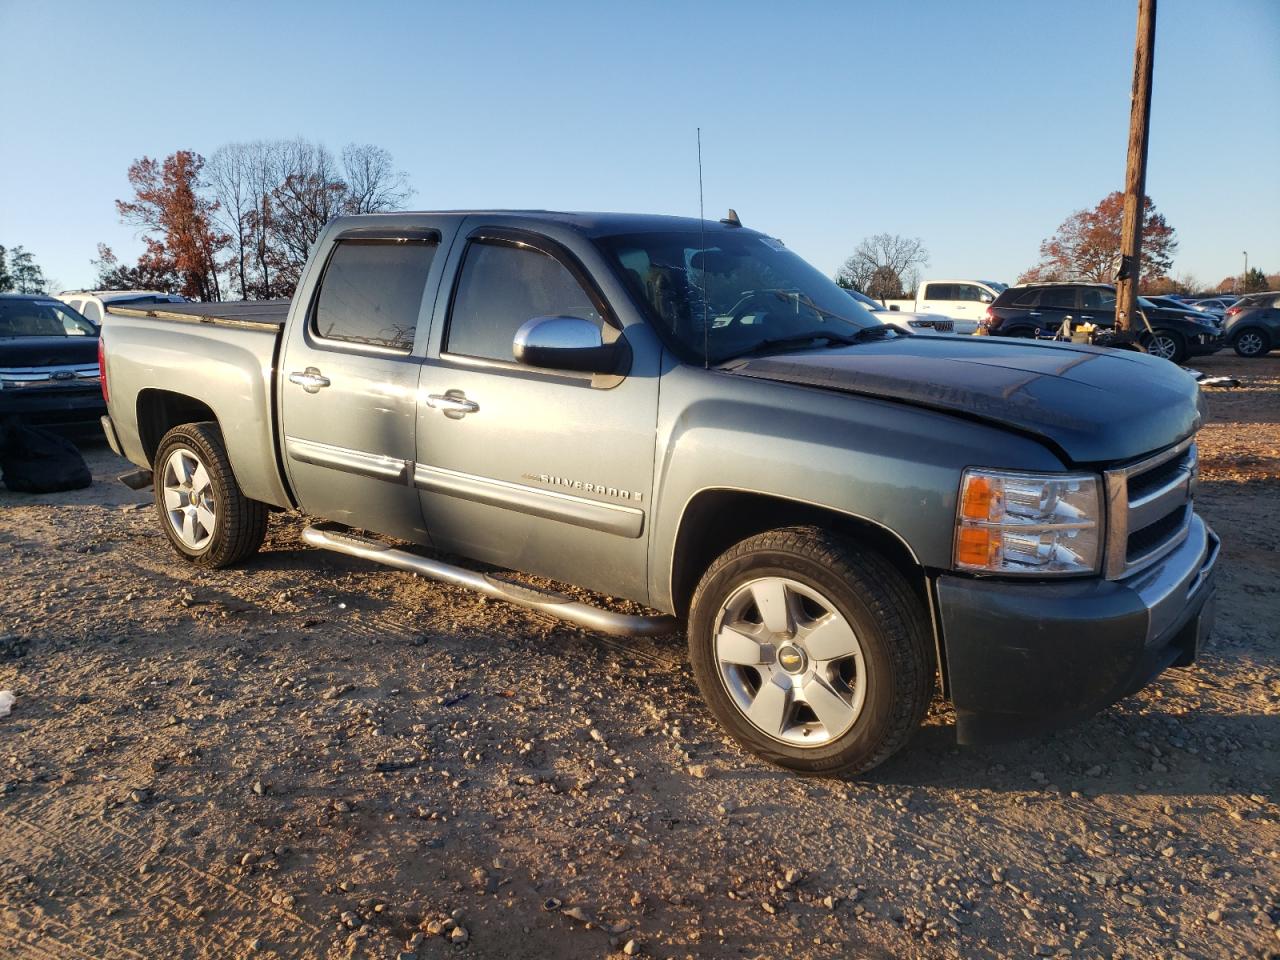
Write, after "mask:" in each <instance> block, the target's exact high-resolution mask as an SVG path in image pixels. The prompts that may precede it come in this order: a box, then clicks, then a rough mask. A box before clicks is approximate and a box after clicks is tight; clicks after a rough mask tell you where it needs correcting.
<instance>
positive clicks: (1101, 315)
mask: <svg viewBox="0 0 1280 960" xmlns="http://www.w3.org/2000/svg"><path fill="white" fill-rule="evenodd" d="M1138 309H1139V311H1140V312H1141V313H1142V315H1143V316H1145V317H1146V319H1147V322H1148V323H1149V324H1150V325H1151V332H1149V333H1144V334H1142V336H1141V337H1140V339H1141V341H1142V343H1143V345H1144V346H1145V347H1146V348H1147V352H1148V353H1150V354H1151V355H1152V356H1156V357H1162V358H1164V359H1165V360H1172V361H1173V362H1174V363H1183V362H1185V361H1186V359H1187V358H1188V357H1197V356H1203V355H1205V354H1210V353H1216V352H1218V351H1219V350H1221V349H1222V338H1221V330H1220V328H1219V326H1218V323H1217V321H1215V320H1214V319H1213V318H1211V317H1207V316H1205V315H1204V314H1200V313H1196V312H1195V311H1194V310H1187V309H1175V308H1166V307H1161V306H1158V305H1157V304H1155V303H1153V302H1151V300H1149V299H1147V298H1146V297H1139V298H1138ZM1063 321H1071V323H1073V324H1081V323H1092V324H1093V325H1094V326H1098V327H1114V326H1115V323H1116V290H1115V287H1113V286H1111V285H1110V284H1105V283H1027V284H1020V285H1018V286H1016V287H1010V288H1009V289H1008V290H1006V291H1004V293H1002V294H1000V296H999V297H997V298H996V301H995V303H993V304H992V305H991V306H990V307H989V308H988V310H987V316H986V318H985V319H984V321H983V329H984V330H985V331H986V332H987V333H989V334H991V335H993V336H999V337H1042V336H1052V335H1053V334H1054V333H1056V332H1057V331H1058V330H1059V329H1061V327H1062V324H1063Z"/></svg>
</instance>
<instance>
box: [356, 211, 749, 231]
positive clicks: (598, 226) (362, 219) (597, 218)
mask: <svg viewBox="0 0 1280 960" xmlns="http://www.w3.org/2000/svg"><path fill="white" fill-rule="evenodd" d="M415 216H429V217H450V218H457V219H459V220H463V219H466V218H467V217H502V218H503V219H504V220H527V221H528V222H529V223H530V224H538V223H555V224H560V225H562V226H567V227H571V228H573V229H575V230H577V231H579V232H581V233H583V234H585V235H586V236H590V237H601V236H609V235H611V234H617V233H660V232H662V233H665V232H668V231H678V230H701V229H703V228H704V227H705V229H706V230H707V232H708V233H712V232H715V231H723V230H742V229H749V228H744V227H743V226H740V225H731V224H729V223H726V222H725V221H723V220H710V219H708V220H699V219H698V218H697V217H674V216H668V215H665V214H656V213H592V212H588V211H567V210H499V209H491V210H486V209H479V210H402V211H396V212H393V213H392V212H389V213H362V214H356V215H353V216H347V217H339V218H337V219H336V220H335V221H334V223H335V224H340V225H342V226H348V227H352V226H358V225H360V224H374V223H378V222H379V221H380V220H384V219H397V220H402V221H406V220H412V219H413V218H414V217H415ZM752 232H753V233H755V232H757V231H752Z"/></svg>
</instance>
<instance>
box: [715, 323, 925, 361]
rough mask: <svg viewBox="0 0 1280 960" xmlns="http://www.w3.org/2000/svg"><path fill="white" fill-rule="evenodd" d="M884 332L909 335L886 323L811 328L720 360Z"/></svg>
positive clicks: (844, 343) (841, 343)
mask: <svg viewBox="0 0 1280 960" xmlns="http://www.w3.org/2000/svg"><path fill="white" fill-rule="evenodd" d="M886 334H892V335H893V336H895V337H902V336H909V334H904V333H903V332H902V331H901V330H899V329H897V328H896V327H892V326H890V325H889V324H887V323H886V324H883V325H881V326H877V327H863V328H862V329H861V330H856V331H854V332H853V333H836V332H835V331H832V330H811V331H809V332H808V333H797V334H794V335H793V336H790V337H769V338H767V339H765V340H761V341H760V342H759V343H757V344H756V345H755V346H753V347H751V348H749V349H747V350H744V351H742V352H741V353H735V354H733V355H732V356H730V357H726V358H725V359H724V360H722V361H720V362H721V363H724V362H726V361H728V360H741V359H742V358H744V357H759V356H763V355H765V354H769V353H783V352H785V351H787V350H799V349H803V348H805V347H807V346H810V345H811V344H815V343H820V342H825V343H827V344H828V345H830V346H836V347H852V346H853V345H854V344H858V343H865V342H867V341H868V340H881V339H883V338H884V336H885V335H886Z"/></svg>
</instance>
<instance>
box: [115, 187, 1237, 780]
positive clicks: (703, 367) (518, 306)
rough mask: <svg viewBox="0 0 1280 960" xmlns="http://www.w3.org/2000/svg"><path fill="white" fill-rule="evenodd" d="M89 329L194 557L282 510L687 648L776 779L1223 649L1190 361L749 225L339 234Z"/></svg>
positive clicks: (381, 220)
mask: <svg viewBox="0 0 1280 960" xmlns="http://www.w3.org/2000/svg"><path fill="white" fill-rule="evenodd" d="M102 341H103V353H104V370H103V373H104V385H105V388H106V390H107V392H108V403H109V416H108V417H106V418H104V421H103V423H104V428H105V430H106V434H107V437H108V439H109V441H110V443H111V445H112V447H113V448H114V449H115V450H116V451H118V452H119V453H121V454H122V455H123V456H125V457H127V458H128V459H130V460H131V461H133V462H134V463H135V464H137V465H138V466H139V467H141V468H142V470H141V471H140V472H139V473H138V474H137V475H135V476H134V479H133V482H134V483H135V484H139V485H141V484H147V483H153V484H154V488H155V501H156V512H157V516H158V519H159V522H160V525H161V527H162V528H163V529H164V531H165V533H166V535H167V536H168V538H169V540H170V541H171V543H172V545H173V547H174V549H175V550H176V551H177V552H178V554H180V555H181V556H182V557H184V558H186V559H187V560H189V561H191V562H193V563H197V564H203V565H206V566H211V567H221V566H225V565H228V564H232V563H236V562H238V561H241V560H244V559H245V558H247V557H249V556H250V555H251V554H253V553H254V552H255V551H256V550H257V548H258V546H259V545H260V543H261V541H262V538H263V534H264V530H265V527H266V522H267V515H268V513H269V512H270V511H272V510H288V511H300V512H302V513H304V514H307V515H309V516H310V517H312V518H315V522H314V523H312V525H310V526H308V527H307V528H306V530H305V533H304V535H303V538H304V540H305V541H306V542H307V543H309V544H311V545H312V546H316V547H321V548H324V549H328V550H336V551H339V552H342V553H346V554H352V555H355V556H358V557H363V558H367V559H368V560H370V561H374V562H379V563H383V564H389V565H391V566H393V567H397V568H402V569H405V570H414V571H418V572H420V573H422V574H425V575H427V576H432V577H437V578H439V579H443V580H447V581H450V582H453V583H460V584H466V585H468V586H471V587H474V588H475V589H477V590H481V591H484V592H485V593H487V594H489V595H491V596H494V597H499V598H502V599H504V600H508V601H510V602H512V603H517V604H523V605H526V606H529V607H533V608H536V609H538V610H541V611H544V612H546V613H549V614H553V615H555V616H559V617H563V618H565V619H567V620H571V621H574V622H576V623H578V624H581V625H583V626H585V627H587V628H589V629H592V630H599V631H606V632H610V633H616V634H644V633H650V634H652V633H666V632H670V631H673V630H675V629H679V628H681V627H683V628H684V629H685V630H686V632H687V636H688V642H689V653H690V657H691V660H692V665H693V669H694V673H695V676H696V678H697V681H698V683H699V685H700V687H701V690H702V693H703V695H704V696H705V698H706V702H707V704H708V706H709V707H710V709H711V711H712V712H713V713H714V714H715V715H716V717H717V718H718V719H719V720H720V721H721V722H722V723H723V725H724V726H725V727H726V729H727V730H728V731H729V732H730V733H732V735H733V736H734V737H736V738H737V739H738V740H739V741H740V742H741V743H743V744H744V745H745V746H746V747H748V748H749V749H750V750H752V751H754V752H755V753H757V754H758V755H760V756H762V757H765V758H767V759H769V760H771V761H773V762H776V763H779V764H782V765H785V766H787V767H791V768H793V769H796V770H801V771H809V772H826V771H846V772H857V771H863V770H867V769H869V768H870V767H872V766H874V765H875V764H877V763H879V762H881V761H882V760H884V759H885V758H886V757H888V756H890V755H891V754H892V753H894V751H896V750H898V749H899V748H900V747H902V746H903V745H904V744H905V743H906V742H907V740H908V739H909V738H910V737H911V735H912V733H913V731H914V730H915V728H916V727H917V726H918V724H919V722H920V720H921V718H922V716H923V715H924V713H925V711H926V708H927V707H928V705H929V702H930V699H931V697H932V696H933V693H934V690H935V686H936V685H940V686H941V689H942V692H943V694H944V695H945V696H947V697H948V698H950V700H951V701H952V702H953V703H954V705H955V711H956V718H957V734H958V737H959V739H960V741H961V742H980V741H991V740H995V739H1001V738H1008V737H1013V736H1020V735H1026V734H1029V733H1033V732H1036V731H1040V730H1045V729H1049V728H1052V727H1055V726H1060V725H1062V724H1065V723H1067V722H1070V721H1072V720H1074V719H1077V718H1080V717H1083V716H1085V715H1088V714H1089V713H1091V712H1093V711H1096V710H1098V709H1100V708H1101V707H1103V706H1105V705H1107V704H1109V703H1111V702H1113V701H1114V700H1116V699H1118V698H1120V697H1122V696H1125V695H1127V694H1128V693H1131V692H1132V691H1135V690H1137V689H1138V688H1140V687H1142V686H1143V685H1144V684H1146V683H1147V682H1149V681H1150V680H1151V679H1152V678H1153V677H1154V676H1156V675H1157V674H1158V673H1159V672H1160V671H1161V670H1163V669H1164V668H1165V667H1168V666H1170V665H1175V666H1177V665H1185V664H1189V663H1191V662H1192V661H1193V660H1194V658H1195V656H1196V653H1197V650H1198V649H1199V647H1200V645H1201V643H1202V642H1203V641H1204V639H1205V638H1206V636H1207V635H1208V633H1209V630H1210V628H1211V624H1212V620H1213V594H1214V574H1215V563H1216V560H1217V557H1218V540H1217V538H1216V537H1215V536H1214V534H1213V532H1212V531H1211V530H1210V529H1209V527H1208V526H1207V525H1206V524H1205V523H1204V521H1203V520H1202V519H1201V518H1200V517H1199V516H1198V515H1197V514H1196V513H1195V511H1194V509H1193V502H1192V498H1193V494H1194V492H1195V487H1196V479H1197V470H1196V446H1195V442H1194V437H1195V433H1196V430H1197V429H1198V428H1199V426H1200V423H1201V419H1202V407H1201V401H1200V398H1199V392H1198V388H1197V385H1196V383H1195V382H1194V381H1193V380H1192V379H1191V377H1189V376H1188V375H1187V374H1186V373H1185V372H1183V371H1182V370H1180V369H1179V368H1177V367H1175V366H1174V365H1173V364H1171V363H1168V362H1167V361H1164V360H1160V359H1156V358H1152V357H1148V356H1145V355H1142V354H1137V353H1122V352H1113V351H1107V350H1102V349H1097V348H1093V347H1088V346H1077V345H1071V344H1048V343H1034V342H1028V341H1017V340H1005V339H1000V338H991V337H972V338H955V337H945V336H923V335H912V334H911V333H909V332H904V331H902V330H901V329H900V328H895V327H893V326H890V325H887V324H884V323H882V322H880V321H879V320H877V319H876V318H874V317H872V316H871V315H870V314H868V313H867V312H866V311H864V310H863V309H862V308H861V307H860V306H859V305H858V304H856V303H855V302H854V301H853V300H852V299H851V298H850V297H849V296H848V295H847V294H846V293H845V292H844V291H843V290H841V289H840V288H839V287H837V286H836V285H835V284H834V283H833V282H832V281H831V280H829V279H828V278H826V277H824V276H823V275H822V274H821V273H820V272H819V271H817V270H816V269H814V268H813V267H811V266H809V265H808V264H807V263H805V262H804V261H803V260H802V259H800V258H799V257H798V256H796V255H795V254H793V253H791V252H790V251H789V250H788V249H787V248H786V247H785V246H784V245H783V244H782V243H781V242H780V241H778V240H776V239H774V238H772V237H770V236H767V235H766V234H763V233H759V232H756V231H754V230H750V229H747V228H745V227H743V226H742V225H741V223H740V222H739V221H738V219H737V217H736V216H733V215H731V216H730V217H729V218H727V219H726V220H723V221H720V222H704V221H702V220H690V219H681V218H673V217H657V216H638V215H620V214H568V213H548V212H512V211H502V212H492V211H476V212H462V213H405V214H381V215H369V216H359V217H345V218H341V219H338V220H335V221H334V222H333V223H331V224H330V225H329V226H328V227H327V228H326V229H325V231H324V234H323V235H322V236H321V238H320V240H319V242H318V243H317V245H316V247H315V250H314V252H313V254H312V258H311V261H310V263H309V264H308V265H307V268H306V270H305V272H304V273H303V275H302V278H301V281H300V283H299V285H298V289H297V293H296V295H295V297H294V299H293V301H292V303H290V304H287V305H286V304H285V303H283V302H278V303H238V304H190V305H181V304H179V305H157V306H155V307H148V306H142V307H135V308H128V307H126V308H120V309H115V310H112V311H111V312H110V313H109V314H108V315H107V317H106V321H105V325H104V329H103V335H102ZM370 533H372V534H376V535H378V536H370V535H369V534H370ZM394 541H400V542H401V543H400V544H397V543H396V542H394ZM413 545H417V546H419V547H424V548H428V549H429V550H430V551H431V553H430V554H427V553H425V552H424V551H421V550H415V549H413ZM442 557H443V558H442ZM449 557H457V558H461V559H460V560H458V561H457V562H454V561H453V560H450V559H448V558H449ZM466 561H475V562H478V564H479V565H491V566H496V567H499V568H504V569H510V570H515V571H523V572H525V573H528V574H533V575H536V576H538V577H542V578H547V579H550V580H553V581H559V582H563V583H568V584H576V585H578V586H580V587H585V588H588V589H589V590H591V591H596V592H599V593H601V594H606V595H609V596H611V597H614V598H625V599H627V600H631V601H635V602H637V603H638V604H640V605H642V606H643V607H644V608H647V610H648V611H649V612H647V613H642V614H637V613H624V612H619V611H618V607H619V605H618V604H616V603H615V604H609V603H607V602H606V601H603V600H602V601H601V603H600V605H593V604H589V603H585V602H583V601H581V600H578V599H572V598H570V597H568V596H565V595H563V594H561V593H558V592H553V591H549V590H544V589H536V588H532V587H529V586H524V585H519V584H517V583H515V582H513V581H512V580H511V579H510V578H508V577H505V576H501V575H494V574H491V573H489V574H486V573H483V572H478V571H477V570H476V569H474V566H475V565H476V564H473V566H472V567H468V566H466V565H465V564H466ZM630 609H633V610H634V609H635V608H634V607H631V608H630Z"/></svg>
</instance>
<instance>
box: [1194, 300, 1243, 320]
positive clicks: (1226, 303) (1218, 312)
mask: <svg viewBox="0 0 1280 960" xmlns="http://www.w3.org/2000/svg"><path fill="white" fill-rule="evenodd" d="M1235 302H1236V298H1235V297H1209V298H1207V299H1204V300H1193V301H1192V302H1191V303H1190V304H1188V306H1190V307H1191V309H1192V310H1198V311H1200V312H1201V313H1207V314H1210V315H1211V316H1214V317H1217V318H1218V319H1219V320H1221V319H1222V317H1223V315H1224V314H1225V313H1226V312H1227V308H1228V307H1230V306H1231V305H1232V304H1233V303H1235Z"/></svg>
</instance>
